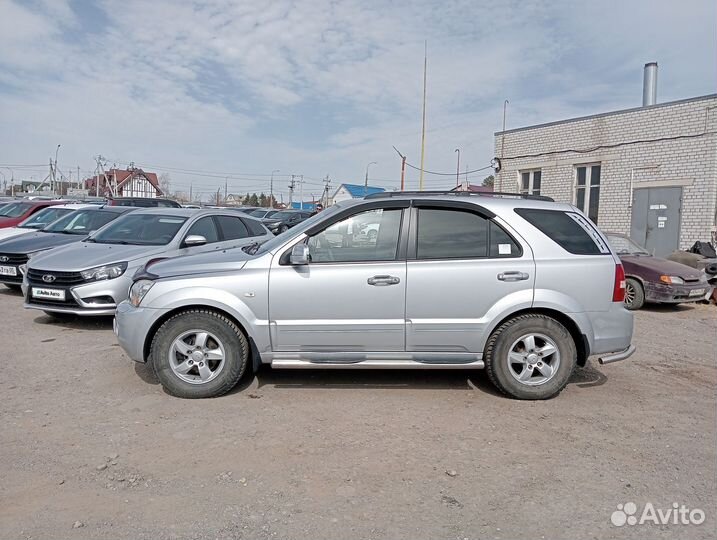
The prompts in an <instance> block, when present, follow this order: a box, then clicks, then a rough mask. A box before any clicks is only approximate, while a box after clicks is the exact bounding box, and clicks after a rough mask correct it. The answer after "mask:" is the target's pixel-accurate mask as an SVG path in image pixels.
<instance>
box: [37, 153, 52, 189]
mask: <svg viewBox="0 0 717 540" xmlns="http://www.w3.org/2000/svg"><path fill="white" fill-rule="evenodd" d="M40 186H42V184H40ZM38 189H39V188H38ZM54 189H55V167H53V165H52V158H50V191H51V192H53V193H54Z"/></svg>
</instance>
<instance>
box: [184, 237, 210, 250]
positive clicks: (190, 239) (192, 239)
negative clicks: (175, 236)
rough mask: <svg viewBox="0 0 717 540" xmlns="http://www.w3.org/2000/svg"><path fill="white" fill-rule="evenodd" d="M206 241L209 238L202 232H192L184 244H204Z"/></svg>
mask: <svg viewBox="0 0 717 540" xmlns="http://www.w3.org/2000/svg"><path fill="white" fill-rule="evenodd" d="M206 243H207V239H206V238H204V237H203V236H202V235H201V234H190V235H189V236H187V237H186V238H185V239H184V245H185V246H186V247H191V246H203V245H204V244H206Z"/></svg>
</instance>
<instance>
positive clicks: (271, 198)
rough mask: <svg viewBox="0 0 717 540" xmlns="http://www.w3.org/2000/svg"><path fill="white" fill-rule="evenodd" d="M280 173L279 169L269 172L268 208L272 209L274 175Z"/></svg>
mask: <svg viewBox="0 0 717 540" xmlns="http://www.w3.org/2000/svg"><path fill="white" fill-rule="evenodd" d="M275 172H281V171H280V170H279V169H275V170H273V171H271V180H269V207H270V208H274V173H275Z"/></svg>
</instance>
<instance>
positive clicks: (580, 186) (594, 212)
mask: <svg viewBox="0 0 717 540" xmlns="http://www.w3.org/2000/svg"><path fill="white" fill-rule="evenodd" d="M575 172H576V176H575V206H577V207H578V208H580V210H582V211H583V212H584V213H585V214H587V216H588V217H589V218H590V219H591V220H592V222H593V223H595V224H596V225H597V222H598V208H599V206H600V165H599V164H598V165H581V166H580V167H576V169H575Z"/></svg>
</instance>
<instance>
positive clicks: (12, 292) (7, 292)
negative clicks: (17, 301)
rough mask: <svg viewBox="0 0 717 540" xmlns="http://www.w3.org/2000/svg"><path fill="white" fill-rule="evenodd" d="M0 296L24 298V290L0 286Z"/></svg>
mask: <svg viewBox="0 0 717 540" xmlns="http://www.w3.org/2000/svg"><path fill="white" fill-rule="evenodd" d="M0 296H17V297H20V298H22V290H20V289H10V288H8V287H0Z"/></svg>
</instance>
